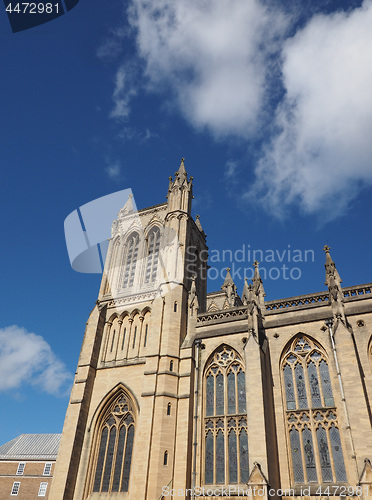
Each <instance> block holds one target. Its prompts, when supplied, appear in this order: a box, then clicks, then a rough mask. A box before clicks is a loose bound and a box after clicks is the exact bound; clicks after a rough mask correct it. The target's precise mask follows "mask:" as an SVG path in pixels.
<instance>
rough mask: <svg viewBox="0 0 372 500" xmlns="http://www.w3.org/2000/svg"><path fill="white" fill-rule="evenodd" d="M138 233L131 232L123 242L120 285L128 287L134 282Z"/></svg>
mask: <svg viewBox="0 0 372 500" xmlns="http://www.w3.org/2000/svg"><path fill="white" fill-rule="evenodd" d="M138 247H139V234H138V233H132V234H131V235H130V236H129V237H128V239H127V240H126V243H125V248H124V267H123V280H122V287H123V288H126V287H130V286H132V285H133V282H134V275H135V272H136V264H137V257H138Z"/></svg>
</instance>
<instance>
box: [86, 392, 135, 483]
mask: <svg viewBox="0 0 372 500" xmlns="http://www.w3.org/2000/svg"><path fill="white" fill-rule="evenodd" d="M98 436H99V439H98V447H97V455H96V461H95V471H94V483H93V491H94V492H125V491H128V487H129V476H130V468H131V461H132V451H133V440H134V415H133V411H132V408H131V404H130V401H129V399H128V398H127V397H126V396H125V395H124V394H121V395H120V396H119V397H118V398H116V400H115V401H114V403H112V404H111V405H110V407H109V409H108V410H107V411H106V412H105V415H104V418H103V419H102V420H101V424H100V427H99V430H98Z"/></svg>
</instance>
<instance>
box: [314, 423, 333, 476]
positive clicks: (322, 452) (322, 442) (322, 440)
mask: <svg viewBox="0 0 372 500" xmlns="http://www.w3.org/2000/svg"><path fill="white" fill-rule="evenodd" d="M316 435H317V438H318V449H319V456H320V467H321V469H322V478H323V482H325V483H327V482H332V481H333V476H332V467H331V459H330V455H329V449H328V442H327V433H326V431H325V429H324V428H323V427H318V428H317V430H316Z"/></svg>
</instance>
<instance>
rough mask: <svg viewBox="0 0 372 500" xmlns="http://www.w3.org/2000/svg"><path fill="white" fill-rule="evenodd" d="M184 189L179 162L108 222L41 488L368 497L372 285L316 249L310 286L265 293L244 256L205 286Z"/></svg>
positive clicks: (92, 494) (202, 250)
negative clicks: (160, 196)
mask: <svg viewBox="0 0 372 500" xmlns="http://www.w3.org/2000/svg"><path fill="white" fill-rule="evenodd" d="M191 200H192V178H191V177H190V178H189V177H188V175H187V173H186V171H185V165H184V161H183V160H182V162H181V165H180V167H179V170H178V171H177V172H176V174H175V178H174V179H172V178H170V179H169V188H168V195H167V201H166V202H165V203H161V204H159V205H155V206H152V207H150V208H145V209H141V210H139V211H138V212H137V211H136V210H135V209H134V206H133V200H132V199H131V198H130V199H129V200H128V201H127V203H126V204H125V206H124V207H123V208H122V209H121V210H120V212H119V214H118V218H117V220H115V221H114V222H113V225H112V237H111V239H110V243H109V248H108V253H107V257H106V263H105V270H104V274H103V279H102V284H101V288H100V292H99V297H98V300H97V303H96V305H95V307H94V309H93V311H92V312H91V314H90V316H89V319H88V322H87V325H86V330H85V335H84V341H83V345H82V350H81V354H80V358H79V362H78V367H77V372H76V377H75V383H74V386H73V389H72V393H71V398H70V402H69V406H68V409H67V413H66V419H65V424H64V428H63V434H62V440H61V444H60V449H59V454H58V459H57V465H56V470H55V474H54V479H53V484H52V488H51V491H50V495H49V498H51V499H52V500H98V499H106V500H107V499H123V500H125V499H131V500H160V499H162V498H164V499H165V498H167V497H169V498H180V499H184V500H185V499H186V498H187V499H189V498H196V497H197V498H202V499H203V500H206V499H207V498H212V499H216V498H218V497H220V496H224V497H225V498H229V499H230V500H233V499H235V498H236V497H237V496H238V497H244V496H246V497H254V498H262V499H269V498H280V497H284V496H285V497H286V498H287V497H288V498H290V499H298V500H300V499H303V498H306V499H311V498H313V499H315V498H317V496H318V497H319V495H320V494H321V495H323V496H324V497H329V496H330V495H332V494H335V495H336V496H340V495H342V496H344V497H346V498H347V497H350V498H351V497H352V496H353V495H358V496H360V497H361V498H370V497H372V466H371V462H370V458H371V457H372V430H371V429H372V428H371V424H372V412H371V397H372V369H371V366H372V363H371V360H372V347H371V346H372V341H371V338H372V284H371V283H369V284H366V285H358V286H355V287H348V288H342V286H341V278H340V275H339V274H338V271H337V269H336V265H335V263H334V261H333V260H332V257H331V255H330V251H329V250H330V249H329V248H328V247H325V249H324V250H325V253H326V264H325V268H326V282H325V284H326V287H327V290H325V291H323V292H319V293H316V294H308V295H302V296H298V297H292V298H288V299H281V300H277V301H266V300H265V291H264V288H263V282H262V279H261V276H260V273H259V264H258V263H257V262H255V263H254V266H255V273H254V278H253V282H252V284H248V283H247V281H246V282H245V284H244V288H243V292H242V295H241V297H240V296H239V295H238V293H237V287H236V286H235V283H234V282H233V279H232V277H231V275H230V272H229V270H227V274H226V279H225V281H224V283H223V285H222V287H221V289H220V290H219V291H217V292H212V293H209V294H207V292H206V275H207V262H206V260H207V250H208V249H207V246H206V236H205V233H204V231H203V229H202V227H201V224H200V220H199V217H197V218H196V220H195V221H194V220H193V219H192V217H191ZM327 488H328V490H327ZM284 492H285V493H284ZM171 493H172V494H171Z"/></svg>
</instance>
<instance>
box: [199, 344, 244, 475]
mask: <svg viewBox="0 0 372 500" xmlns="http://www.w3.org/2000/svg"><path fill="white" fill-rule="evenodd" d="M204 394H205V398H204V408H205V410H204V482H205V484H242V483H246V482H247V481H248V471H249V469H248V435H247V410H246V398H245V373H244V367H243V363H242V361H241V359H240V357H239V355H238V354H237V353H236V352H235V351H234V350H233V349H231V348H229V347H227V346H222V347H221V348H219V349H218V350H217V351H216V352H215V353H214V355H213V357H212V359H211V361H210V362H209V364H208V366H207V369H206V372H205V379H204Z"/></svg>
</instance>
